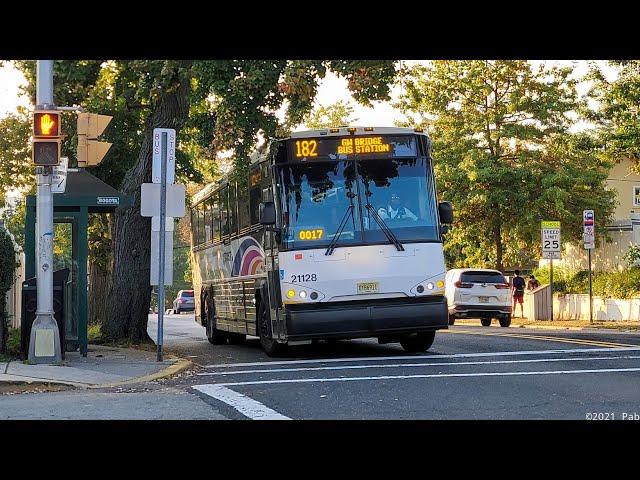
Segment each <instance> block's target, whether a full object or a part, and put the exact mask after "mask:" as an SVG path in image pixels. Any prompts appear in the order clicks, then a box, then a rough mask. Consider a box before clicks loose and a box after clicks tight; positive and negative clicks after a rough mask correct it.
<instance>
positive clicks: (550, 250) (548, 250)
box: [540, 220, 561, 321]
mask: <svg viewBox="0 0 640 480" xmlns="http://www.w3.org/2000/svg"><path fill="white" fill-rule="evenodd" d="M540 227H541V230H542V258H545V259H548V260H549V283H550V285H549V286H550V288H551V321H553V260H559V259H560V248H561V243H560V222H558V221H549V220H546V221H543V222H542V223H541V225H540Z"/></svg>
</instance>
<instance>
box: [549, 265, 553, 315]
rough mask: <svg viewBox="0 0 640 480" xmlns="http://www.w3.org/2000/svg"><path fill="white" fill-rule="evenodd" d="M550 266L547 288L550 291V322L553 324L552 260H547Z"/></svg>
mask: <svg viewBox="0 0 640 480" xmlns="http://www.w3.org/2000/svg"><path fill="white" fill-rule="evenodd" d="M549 262H550V265H551V269H550V270H551V271H550V272H549V276H550V277H551V281H550V282H549V283H550V285H549V288H550V289H551V321H552V322H553V258H552V259H551V260H549Z"/></svg>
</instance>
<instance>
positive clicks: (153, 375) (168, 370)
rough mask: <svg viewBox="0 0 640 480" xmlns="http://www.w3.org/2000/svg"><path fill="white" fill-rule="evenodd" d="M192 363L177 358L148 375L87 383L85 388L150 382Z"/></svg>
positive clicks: (183, 368)
mask: <svg viewBox="0 0 640 480" xmlns="http://www.w3.org/2000/svg"><path fill="white" fill-rule="evenodd" d="M191 365H193V362H192V361H191V360H185V359H182V358H180V359H178V361H177V362H175V363H174V364H173V365H169V366H168V367H167V368H165V369H163V370H160V371H159V372H156V373H151V374H149V375H143V376H141V377H134V378H130V379H129V380H123V381H122V382H115V383H100V384H93V385H88V386H87V388H111V387H120V386H122V385H131V384H134V383H142V382H152V381H154V380H160V379H162V378H168V377H171V376H173V375H176V374H178V373H180V372H182V371H184V370H186V369H187V368H189V367H190V366H191Z"/></svg>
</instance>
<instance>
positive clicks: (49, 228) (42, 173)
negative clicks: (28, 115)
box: [29, 60, 62, 363]
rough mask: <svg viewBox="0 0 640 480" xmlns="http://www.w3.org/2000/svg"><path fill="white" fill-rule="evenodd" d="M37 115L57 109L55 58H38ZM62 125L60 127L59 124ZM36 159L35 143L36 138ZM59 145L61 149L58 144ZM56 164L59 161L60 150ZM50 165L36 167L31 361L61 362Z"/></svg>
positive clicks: (51, 171) (51, 169) (51, 168)
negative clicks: (34, 305) (55, 310)
mask: <svg viewBox="0 0 640 480" xmlns="http://www.w3.org/2000/svg"><path fill="white" fill-rule="evenodd" d="M36 78H37V80H36V81H37V87H36V114H37V112H38V111H39V110H56V106H55V104H54V102H53V60H38V64H37V73H36ZM58 128H59V127H58ZM33 146H34V159H35V156H36V150H35V148H36V143H35V141H34V144H33ZM56 148H58V147H57V146H56ZM56 160H57V161H56V162H55V163H56V164H57V163H58V162H59V151H58V158H57V159H56ZM52 176H53V167H52V166H51V165H39V166H36V178H37V192H36V262H37V268H36V284H37V289H38V305H37V309H36V319H35V321H34V322H33V326H32V327H31V337H30V339H29V362H31V363H59V362H61V361H62V345H60V334H59V330H58V324H57V322H56V319H55V318H54V316H53V195H52V193H51V179H52Z"/></svg>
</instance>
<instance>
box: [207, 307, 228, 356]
mask: <svg viewBox="0 0 640 480" xmlns="http://www.w3.org/2000/svg"><path fill="white" fill-rule="evenodd" d="M203 303H204V305H203V307H204V308H203V310H204V320H205V322H206V325H205V328H206V331H207V340H209V343H211V344H212V345H224V344H225V343H227V336H226V335H225V333H224V332H221V331H220V330H218V329H217V328H216V320H215V318H214V314H213V306H212V304H211V300H210V299H209V297H208V296H207V297H205V299H204V302H203Z"/></svg>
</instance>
